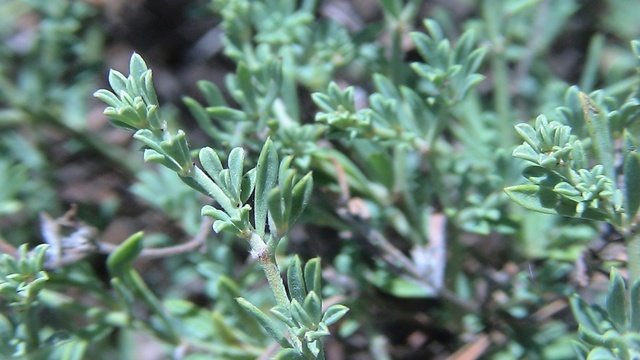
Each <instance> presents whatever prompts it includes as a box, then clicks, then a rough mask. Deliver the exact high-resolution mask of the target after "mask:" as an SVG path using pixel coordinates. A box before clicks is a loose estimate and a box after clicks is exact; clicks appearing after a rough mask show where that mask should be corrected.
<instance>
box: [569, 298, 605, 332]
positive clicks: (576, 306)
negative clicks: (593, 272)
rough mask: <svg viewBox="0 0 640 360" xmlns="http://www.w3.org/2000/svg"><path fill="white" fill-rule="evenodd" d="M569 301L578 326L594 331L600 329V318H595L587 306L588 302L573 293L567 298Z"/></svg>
mask: <svg viewBox="0 0 640 360" xmlns="http://www.w3.org/2000/svg"><path fill="white" fill-rule="evenodd" d="M569 303H570V304H571V311H572V312H573V317H574V318H575V319H576V322H577V323H578V325H579V326H580V327H583V328H585V329H588V330H590V331H592V332H596V333H598V332H600V331H601V329H600V320H599V319H598V318H597V316H596V314H595V313H594V312H593V310H592V309H591V307H589V304H587V303H586V302H585V301H584V300H582V299H581V298H580V296H578V295H573V296H572V297H571V298H570V299H569Z"/></svg>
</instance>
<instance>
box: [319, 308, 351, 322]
mask: <svg viewBox="0 0 640 360" xmlns="http://www.w3.org/2000/svg"><path fill="white" fill-rule="evenodd" d="M347 312H349V308H348V307H346V306H344V305H341V304H335V305H331V306H329V308H328V309H327V311H325V313H324V315H322V322H323V323H325V324H326V325H332V324H335V323H336V322H338V320H340V319H342V317H343V316H344V315H345V314H346V313H347Z"/></svg>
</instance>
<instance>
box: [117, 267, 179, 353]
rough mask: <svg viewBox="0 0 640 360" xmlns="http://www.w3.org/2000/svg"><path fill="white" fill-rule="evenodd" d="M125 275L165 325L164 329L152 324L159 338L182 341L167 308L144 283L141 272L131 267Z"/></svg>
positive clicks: (172, 342) (172, 341) (175, 342)
mask: <svg viewBox="0 0 640 360" xmlns="http://www.w3.org/2000/svg"><path fill="white" fill-rule="evenodd" d="M124 276H126V277H127V278H128V279H127V280H128V282H129V283H130V284H131V285H132V287H133V288H134V289H136V291H137V292H138V295H140V296H141V297H142V299H143V300H144V302H146V303H147V305H149V307H151V309H152V310H153V312H154V313H155V314H156V315H158V317H159V319H160V322H161V323H162V325H163V327H164V328H163V329H158V328H157V327H156V326H153V325H152V326H151V328H152V329H153V331H155V333H156V334H157V335H158V337H159V338H161V339H163V340H165V341H167V342H169V343H171V344H174V345H177V344H179V343H180V337H179V336H178V335H177V334H176V331H175V329H174V328H173V324H172V322H171V320H170V319H169V316H168V315H167V314H166V312H165V310H164V309H163V308H162V305H161V304H160V301H159V300H158V298H157V297H156V296H155V295H154V294H153V293H152V292H151V290H150V289H149V288H148V287H147V285H146V284H145V283H144V281H143V280H142V278H141V277H140V274H138V272H137V271H136V270H134V269H133V268H131V269H129V271H128V272H125V274H124Z"/></svg>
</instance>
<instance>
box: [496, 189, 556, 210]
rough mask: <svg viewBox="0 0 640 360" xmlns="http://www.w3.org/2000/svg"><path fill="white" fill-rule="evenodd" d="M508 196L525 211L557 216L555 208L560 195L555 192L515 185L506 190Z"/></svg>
mask: <svg viewBox="0 0 640 360" xmlns="http://www.w3.org/2000/svg"><path fill="white" fill-rule="evenodd" d="M504 191H505V192H506V193H507V196H509V198H510V199H511V200H513V201H514V202H515V203H517V204H519V205H520V206H522V207H524V208H525V209H529V210H533V211H537V212H540V213H543V214H556V211H555V210H554V207H555V206H556V204H557V199H558V195H556V193H554V192H553V191H551V190H549V189H546V188H544V187H541V186H538V185H531V184H526V185H515V186H509V187H507V188H505V189H504Z"/></svg>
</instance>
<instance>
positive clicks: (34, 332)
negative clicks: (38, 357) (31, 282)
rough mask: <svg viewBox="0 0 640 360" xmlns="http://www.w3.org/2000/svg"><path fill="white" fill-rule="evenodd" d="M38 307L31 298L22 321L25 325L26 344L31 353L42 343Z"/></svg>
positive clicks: (28, 351)
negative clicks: (39, 332)
mask: <svg viewBox="0 0 640 360" xmlns="http://www.w3.org/2000/svg"><path fill="white" fill-rule="evenodd" d="M36 314H37V307H36V306H35V304H34V303H33V302H32V301H31V300H29V301H28V302H27V304H26V310H25V312H24V315H23V316H24V318H23V319H24V321H23V322H22V323H23V324H24V326H25V330H26V331H25V332H26V337H27V338H26V339H25V340H26V345H27V353H30V352H32V351H34V350H36V349H37V348H38V346H39V345H40V336H39V334H38V329H39V324H38V316H36Z"/></svg>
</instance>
